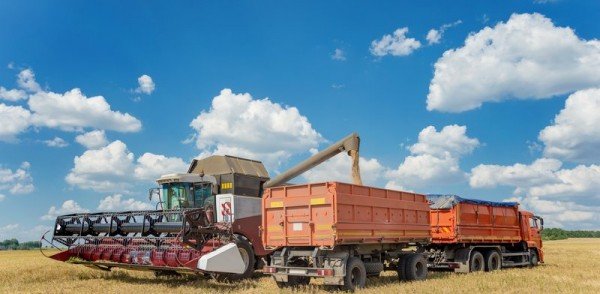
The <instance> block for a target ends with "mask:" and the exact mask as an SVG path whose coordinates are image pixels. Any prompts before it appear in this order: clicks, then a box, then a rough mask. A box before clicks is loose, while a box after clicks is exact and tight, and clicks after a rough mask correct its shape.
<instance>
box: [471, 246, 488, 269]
mask: <svg viewBox="0 0 600 294" xmlns="http://www.w3.org/2000/svg"><path fill="white" fill-rule="evenodd" d="M483 268H484V262H483V255H482V254H481V252H479V251H475V250H473V253H471V260H470V261H469V271H470V272H480V271H482V270H483Z"/></svg>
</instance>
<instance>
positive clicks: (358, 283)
mask: <svg viewBox="0 0 600 294" xmlns="http://www.w3.org/2000/svg"><path fill="white" fill-rule="evenodd" d="M366 282H367V270H366V269H365V264H364V263H363V262H362V260H360V259H359V258H356V257H350V258H349V259H348V262H347V263H346V276H345V277H344V286H343V289H344V290H346V291H354V290H356V289H359V288H364V287H365V284H366Z"/></svg>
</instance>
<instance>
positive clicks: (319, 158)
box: [263, 133, 362, 188]
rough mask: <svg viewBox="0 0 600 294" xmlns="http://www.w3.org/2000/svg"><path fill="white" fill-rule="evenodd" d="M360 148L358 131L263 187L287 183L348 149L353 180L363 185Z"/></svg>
mask: <svg viewBox="0 0 600 294" xmlns="http://www.w3.org/2000/svg"><path fill="white" fill-rule="evenodd" d="M359 148H360V137H358V134H357V133H352V134H350V135H348V136H346V137H345V138H343V139H341V140H339V141H338V142H336V143H334V144H333V145H331V146H329V147H327V148H326V149H324V150H322V151H320V152H318V153H317V154H315V155H313V156H311V157H310V158H308V159H306V160H304V161H303V162H301V163H299V164H298V165H296V166H294V167H292V168H290V169H289V170H287V171H285V172H284V173H281V174H279V175H278V176H276V177H275V178H273V179H271V180H269V181H267V182H266V183H265V184H264V185H263V187H265V188H269V187H273V186H278V185H281V184H284V183H286V182H287V181H289V180H291V179H293V178H295V177H297V176H299V175H301V174H302V173H304V172H305V171H307V170H309V169H311V168H313V167H315V166H317V165H319V164H321V163H322V162H324V161H326V160H327V159H329V158H331V157H333V156H335V155H337V154H338V153H340V152H343V151H346V152H348V155H349V156H350V157H352V170H351V172H352V182H353V183H354V184H355V185H362V179H361V178H360V168H359V165H358V161H359Z"/></svg>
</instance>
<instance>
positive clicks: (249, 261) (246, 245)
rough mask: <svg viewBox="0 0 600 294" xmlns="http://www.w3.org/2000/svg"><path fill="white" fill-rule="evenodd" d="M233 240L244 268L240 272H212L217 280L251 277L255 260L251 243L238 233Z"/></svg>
mask: <svg viewBox="0 0 600 294" xmlns="http://www.w3.org/2000/svg"><path fill="white" fill-rule="evenodd" d="M234 242H235V245H237V247H238V250H239V251H240V254H241V255H242V258H243V259H244V263H245V265H246V270H245V271H244V273H242V274H229V273H214V274H213V275H212V276H213V277H214V278H215V280H217V281H218V282H229V283H231V282H235V281H239V280H244V279H248V278H251V277H252V274H254V264H255V261H256V260H255V257H254V250H253V249H252V244H250V241H248V239H246V238H244V237H243V236H240V235H235V236H234Z"/></svg>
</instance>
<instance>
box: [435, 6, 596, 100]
mask: <svg viewBox="0 0 600 294" xmlns="http://www.w3.org/2000/svg"><path fill="white" fill-rule="evenodd" d="M434 67H435V72H434V77H433V79H432V80H431V83H430V85H429V94H428V95H427V109H428V110H438V111H447V112H461V111H466V110H470V109H474V108H478V107H480V106H481V105H482V104H483V103H484V102H494V101H495V102H498V101H502V100H506V99H544V98H549V97H552V96H556V95H561V94H566V93H569V92H573V91H576V90H580V89H585V88H588V87H590V86H596V85H598V84H600V42H599V41H598V40H595V39H594V40H584V39H581V38H579V37H578V36H577V35H576V34H575V32H574V31H573V29H571V28H569V27H558V26H555V25H554V24H553V23H552V21H551V20H550V19H549V18H546V17H545V16H543V15H541V14H537V13H533V14H513V15H512V16H511V17H510V19H509V20H508V21H506V22H500V23H498V24H497V25H496V26H494V27H493V28H491V27H486V28H484V29H482V30H481V31H479V32H477V33H472V34H470V35H469V36H468V37H467V39H466V40H465V45H464V46H463V47H460V48H457V49H452V50H448V51H446V52H444V54H443V56H442V57H441V58H440V59H438V60H437V62H436V63H435V66H434Z"/></svg>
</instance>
